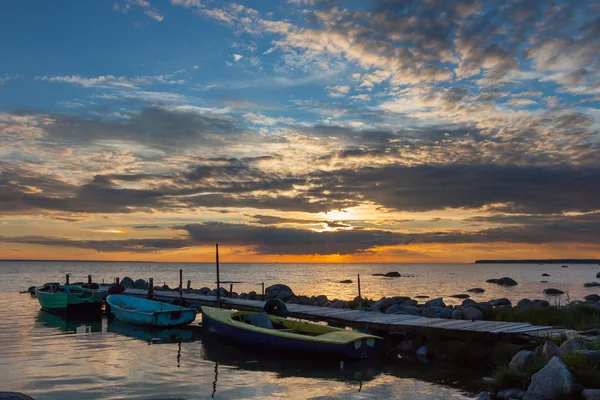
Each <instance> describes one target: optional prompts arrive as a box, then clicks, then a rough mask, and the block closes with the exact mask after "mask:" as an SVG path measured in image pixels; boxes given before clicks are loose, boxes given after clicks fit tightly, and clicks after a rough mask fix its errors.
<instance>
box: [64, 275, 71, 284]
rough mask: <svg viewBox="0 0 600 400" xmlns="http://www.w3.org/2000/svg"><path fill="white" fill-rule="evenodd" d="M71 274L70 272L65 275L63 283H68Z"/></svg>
mask: <svg viewBox="0 0 600 400" xmlns="http://www.w3.org/2000/svg"><path fill="white" fill-rule="evenodd" d="M70 276H71V274H67V276H65V282H66V283H65V284H66V285H68V284H69V277H70Z"/></svg>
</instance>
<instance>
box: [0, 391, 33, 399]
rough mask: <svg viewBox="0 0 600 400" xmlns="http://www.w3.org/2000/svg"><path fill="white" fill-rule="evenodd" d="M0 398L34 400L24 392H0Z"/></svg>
mask: <svg viewBox="0 0 600 400" xmlns="http://www.w3.org/2000/svg"><path fill="white" fill-rule="evenodd" d="M0 400H35V399H34V398H33V397H29V396H27V395H26V394H23V393H19V392H0Z"/></svg>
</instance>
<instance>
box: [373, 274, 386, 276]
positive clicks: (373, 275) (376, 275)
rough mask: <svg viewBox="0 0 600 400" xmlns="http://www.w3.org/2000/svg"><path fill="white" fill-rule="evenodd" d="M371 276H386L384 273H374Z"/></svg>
mask: <svg viewBox="0 0 600 400" xmlns="http://www.w3.org/2000/svg"><path fill="white" fill-rule="evenodd" d="M371 276H385V275H384V274H372V275H371Z"/></svg>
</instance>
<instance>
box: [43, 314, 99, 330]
mask: <svg viewBox="0 0 600 400" xmlns="http://www.w3.org/2000/svg"><path fill="white" fill-rule="evenodd" d="M35 320H36V322H39V323H42V324H44V325H45V326H47V327H49V328H56V329H60V330H61V331H62V332H65V333H92V332H102V331H103V329H102V326H103V323H102V317H101V316H95V317H94V318H85V319H82V318H81V317H79V318H76V319H72V318H68V317H67V318H63V317H61V316H58V315H55V314H52V313H50V312H48V311H44V310H39V311H38V314H37V315H36V319H35Z"/></svg>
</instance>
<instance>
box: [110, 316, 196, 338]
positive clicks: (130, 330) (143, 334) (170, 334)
mask: <svg viewBox="0 0 600 400" xmlns="http://www.w3.org/2000/svg"><path fill="white" fill-rule="evenodd" d="M108 332H114V333H118V334H120V335H124V336H128V337H131V338H135V339H139V340H142V341H144V342H148V343H153V344H160V343H181V342H193V341H195V340H200V333H199V332H198V331H197V330H195V329H194V328H191V327H190V328H184V327H182V328H170V329H160V328H159V329H157V328H152V327H148V326H142V325H133V324H128V323H125V322H121V321H118V320H116V319H113V320H110V321H109V322H108Z"/></svg>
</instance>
